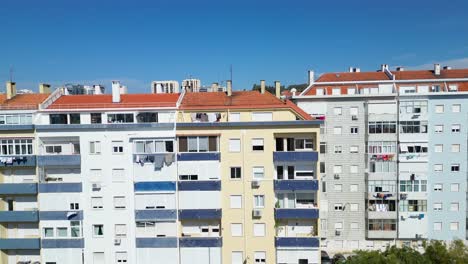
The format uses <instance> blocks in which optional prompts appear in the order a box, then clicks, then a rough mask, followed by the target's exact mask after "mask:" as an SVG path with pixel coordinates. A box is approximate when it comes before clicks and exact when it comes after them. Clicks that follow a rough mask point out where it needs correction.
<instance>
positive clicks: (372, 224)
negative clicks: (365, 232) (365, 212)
mask: <svg viewBox="0 0 468 264" xmlns="http://www.w3.org/2000/svg"><path fill="white" fill-rule="evenodd" d="M368 229H369V231H395V230H396V220H395V219H369V220H368Z"/></svg>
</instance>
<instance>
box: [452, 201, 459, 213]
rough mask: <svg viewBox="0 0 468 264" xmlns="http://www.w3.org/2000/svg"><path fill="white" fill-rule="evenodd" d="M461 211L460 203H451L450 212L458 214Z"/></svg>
mask: <svg viewBox="0 0 468 264" xmlns="http://www.w3.org/2000/svg"><path fill="white" fill-rule="evenodd" d="M459 209H460V204H459V203H450V211H452V212H458V210H459Z"/></svg>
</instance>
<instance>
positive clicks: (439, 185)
mask: <svg viewBox="0 0 468 264" xmlns="http://www.w3.org/2000/svg"><path fill="white" fill-rule="evenodd" d="M442 190H443V185H442V183H434V192H441V191H442Z"/></svg>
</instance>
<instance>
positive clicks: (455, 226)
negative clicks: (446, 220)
mask: <svg viewBox="0 0 468 264" xmlns="http://www.w3.org/2000/svg"><path fill="white" fill-rule="evenodd" d="M450 230H451V231H457V230H458V222H451V223H450Z"/></svg>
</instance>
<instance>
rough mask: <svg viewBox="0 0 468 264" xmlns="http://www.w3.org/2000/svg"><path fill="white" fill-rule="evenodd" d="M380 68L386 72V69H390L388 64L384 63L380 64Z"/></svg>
mask: <svg viewBox="0 0 468 264" xmlns="http://www.w3.org/2000/svg"><path fill="white" fill-rule="evenodd" d="M380 70H381V71H382V72H385V70H388V64H382V65H380Z"/></svg>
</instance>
